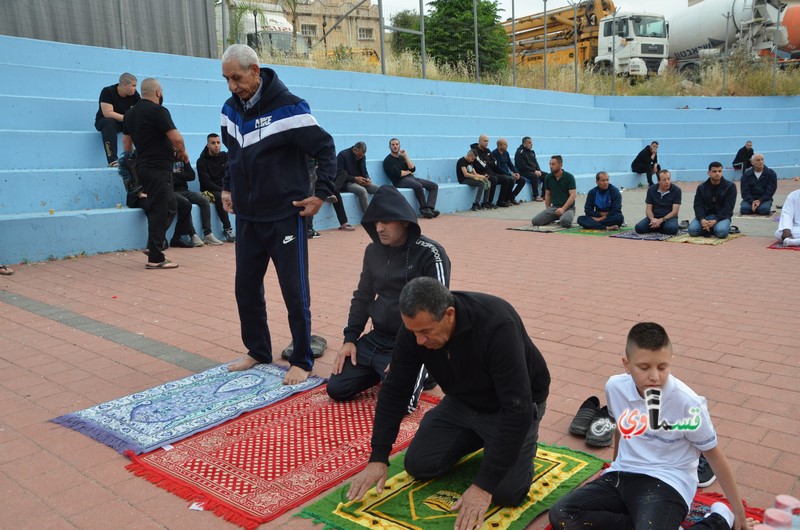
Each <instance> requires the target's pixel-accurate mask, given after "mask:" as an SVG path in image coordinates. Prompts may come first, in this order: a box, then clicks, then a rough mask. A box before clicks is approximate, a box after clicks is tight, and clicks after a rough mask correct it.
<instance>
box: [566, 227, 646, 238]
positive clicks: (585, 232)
mask: <svg viewBox="0 0 800 530" xmlns="http://www.w3.org/2000/svg"><path fill="white" fill-rule="evenodd" d="M632 230H633V228H630V227H627V226H623V227H622V228H620V229H619V230H593V229H589V228H583V227H582V226H577V227H574V228H569V229H567V230H564V232H563V233H565V234H577V235H580V236H603V237H608V236H611V235H612V234H620V233H623V234H624V233H625V232H630V231H632Z"/></svg>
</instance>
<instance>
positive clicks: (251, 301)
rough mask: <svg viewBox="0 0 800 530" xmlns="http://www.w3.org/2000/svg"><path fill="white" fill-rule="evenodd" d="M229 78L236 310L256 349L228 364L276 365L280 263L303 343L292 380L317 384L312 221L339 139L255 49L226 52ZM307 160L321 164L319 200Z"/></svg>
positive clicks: (327, 186) (225, 118) (227, 180)
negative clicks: (275, 287)
mask: <svg viewBox="0 0 800 530" xmlns="http://www.w3.org/2000/svg"><path fill="white" fill-rule="evenodd" d="M222 75H223V77H224V78H225V79H226V80H227V81H228V89H229V90H230V91H231V93H232V94H231V97H230V98H229V99H228V100H227V101H226V102H225V105H224V106H223V107H222V123H221V129H222V131H221V135H220V136H221V138H222V142H223V143H224V144H225V147H227V148H228V165H227V167H226V168H225V177H224V178H223V180H222V195H221V198H222V204H223V205H224V207H225V211H226V212H228V213H235V214H236V231H237V232H236V280H235V284H236V305H237V307H238V309H239V320H240V321H241V330H242V342H243V343H244V345H245V347H246V348H247V356H245V357H244V358H242V359H239V360H238V361H235V362H233V363H231V364H230V365H229V366H228V368H229V369H230V370H233V371H237V370H247V369H248V368H251V367H252V366H253V365H255V364H257V363H270V362H272V340H271V337H270V333H269V327H268V326H267V306H266V301H265V300H264V275H265V274H266V272H267V266H268V265H269V262H270V260H272V262H273V263H274V265H275V272H276V273H277V275H278V282H279V283H280V286H281V292H282V294H283V300H284V303H285V304H286V310H287V313H288V317H289V330H290V332H291V335H292V344H293V345H294V348H293V352H292V355H291V357H290V358H289V364H291V368H289V371H288V373H287V374H286V377H284V379H283V382H284V384H287V385H295V384H298V383H302V382H303V381H305V380H306V379H308V376H309V374H310V373H311V369H312V368H313V367H314V355H313V352H312V351H311V309H310V307H309V306H310V304H311V296H310V293H309V286H308V239H307V237H308V234H307V232H306V223H305V219H304V218H305V217H308V216H310V215H314V214H315V213H317V212H318V211H319V209H320V207H321V206H322V204H323V203H324V202H325V199H326V198H327V197H329V196H330V195H331V194H332V193H333V182H334V178H335V175H336V151H335V148H334V145H333V138H332V137H331V135H330V134H328V133H327V132H326V131H325V130H324V129H323V128H322V127H320V126H319V124H318V123H317V120H316V119H315V118H314V116H313V115H312V114H311V110H310V108H309V106H308V103H306V102H305V101H304V100H302V99H301V98H299V97H297V96H295V95H294V94H292V93H291V92H289V90H288V89H287V88H286V85H284V84H283V83H282V82H281V81H280V80H279V79H278V75H277V74H276V73H275V71H274V70H271V69H270V68H260V67H259V65H258V55H257V54H256V52H255V51H254V50H253V49H252V48H250V47H249V46H246V45H244V44H234V45H232V46H229V47H228V49H227V50H225V53H224V54H223V55H222ZM307 156H311V157H313V158H314V159H316V161H317V164H318V166H317V182H316V184H315V185H314V193H313V195H311V196H309V189H311V181H310V176H309V171H308V160H307V158H306V157H307Z"/></svg>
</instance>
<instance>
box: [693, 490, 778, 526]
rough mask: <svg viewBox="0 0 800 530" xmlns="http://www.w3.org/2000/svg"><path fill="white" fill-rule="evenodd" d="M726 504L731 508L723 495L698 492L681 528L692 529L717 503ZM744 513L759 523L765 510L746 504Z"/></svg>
mask: <svg viewBox="0 0 800 530" xmlns="http://www.w3.org/2000/svg"><path fill="white" fill-rule="evenodd" d="M720 501H721V502H724V503H725V504H727V505H728V507H729V508H730V505H731V503H729V502H728V499H726V498H725V497H724V496H723V495H722V494H720V493H715V492H713V491H709V492H703V491H698V492H697V493H695V495H694V499H692V506H691V508H689V515H687V516H686V519H684V521H683V523H682V524H681V528H691V527H692V526H694V525H695V524H697V523H698V522H699V521H700V520H701V519H703V518H704V517H705V516H706V515H707V514H709V513H710V512H711V505H712V504H714V503H715V502H720ZM744 511H745V513H746V514H747V517H752V518H753V519H755V520H756V521H758V522H759V523H760V522H762V521H763V520H764V510H762V509H761V508H751V507H749V506H748V505H747V503H746V502H745V503H744Z"/></svg>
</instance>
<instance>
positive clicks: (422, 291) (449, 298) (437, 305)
mask: <svg viewBox="0 0 800 530" xmlns="http://www.w3.org/2000/svg"><path fill="white" fill-rule="evenodd" d="M454 304H455V299H454V298H453V295H452V294H451V293H450V290H449V289H448V288H447V287H445V286H444V285H442V284H441V283H440V282H439V281H437V280H435V279H433V278H431V277H428V276H420V277H419V278H414V279H413V280H411V281H410V282H408V283H407V284H406V286H405V287H403V290H402V291H401V292H400V313H402V314H403V315H405V316H407V317H410V318H414V317H415V316H417V313H419V312H420V311H427V312H428V313H430V315H431V317H433V319H434V320H436V321H437V322H438V321H440V320H442V318H444V313H445V311H447V308H448V307H451V306H453V305H454Z"/></svg>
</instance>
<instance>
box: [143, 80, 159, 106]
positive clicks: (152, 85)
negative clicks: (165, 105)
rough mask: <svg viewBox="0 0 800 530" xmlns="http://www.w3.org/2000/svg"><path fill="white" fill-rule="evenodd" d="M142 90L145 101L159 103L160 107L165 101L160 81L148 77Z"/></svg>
mask: <svg viewBox="0 0 800 530" xmlns="http://www.w3.org/2000/svg"><path fill="white" fill-rule="evenodd" d="M141 89H142V98H143V99H147V100H149V101H152V102H153V103H158V104H159V105H160V104H161V102H162V101H163V99H162V96H163V91H162V90H161V83H159V82H158V79H154V78H152V77H148V78H147V79H145V80H144V81H142V85H141Z"/></svg>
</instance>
